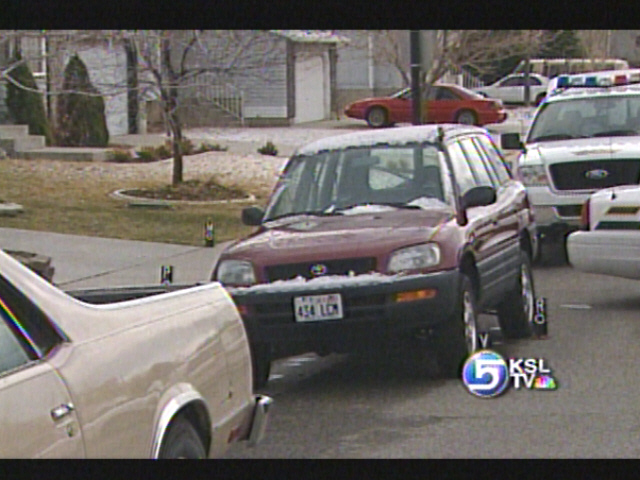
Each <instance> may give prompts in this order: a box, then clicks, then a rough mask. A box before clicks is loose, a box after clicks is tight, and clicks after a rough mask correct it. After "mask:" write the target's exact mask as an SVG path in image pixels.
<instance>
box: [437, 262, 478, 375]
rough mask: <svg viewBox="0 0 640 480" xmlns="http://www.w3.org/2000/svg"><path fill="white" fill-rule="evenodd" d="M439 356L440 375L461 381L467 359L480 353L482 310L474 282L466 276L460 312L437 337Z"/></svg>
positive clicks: (463, 278) (462, 282)
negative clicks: (479, 309)
mask: <svg viewBox="0 0 640 480" xmlns="http://www.w3.org/2000/svg"><path fill="white" fill-rule="evenodd" d="M436 340H437V345H436V356H437V359H438V364H439V367H440V373H441V374H442V376H444V377H446V378H460V375H461V374H462V365H463V363H464V361H465V360H466V359H467V357H468V356H469V355H470V354H472V353H473V352H475V351H476V350H478V307H477V305H476V294H475V292H474V290H473V286H472V284H471V280H470V279H469V277H468V276H466V275H464V274H462V278H461V281H460V296H459V298H458V303H457V305H456V308H455V310H454V312H453V314H452V315H451V317H450V318H448V319H447V320H446V321H445V323H444V324H443V325H442V327H441V328H440V330H439V333H438V334H437V338H436Z"/></svg>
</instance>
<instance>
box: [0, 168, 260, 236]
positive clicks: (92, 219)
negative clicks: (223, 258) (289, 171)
mask: <svg viewBox="0 0 640 480" xmlns="http://www.w3.org/2000/svg"><path fill="white" fill-rule="evenodd" d="M170 168H171V167H170V164H168V166H167V168H166V171H164V172H160V173H158V169H157V168H155V169H154V170H153V171H152V170H151V168H150V167H149V164H139V165H126V164H110V163H87V162H61V161H48V160H2V161H0V196H1V197H2V198H3V199H4V200H5V201H8V202H15V203H19V204H21V205H22V206H23V207H24V208H25V212H24V213H22V214H20V215H18V216H16V217H0V226H1V227H7V228H20V229H26V230H40V231H50V232H57V233H69V234H77V235H89V236H100V237H111V238H121V239H130V240H145V241H152V242H164V243H177V244H185V245H202V244H203V242H204V224H205V222H207V221H208V220H212V221H213V223H214V226H215V231H216V237H215V238H216V241H218V242H219V241H225V240H231V239H234V238H238V237H239V236H243V235H246V234H248V233H249V232H250V231H251V230H252V229H251V228H250V227H246V226H244V225H242V223H241V222H240V211H241V210H242V208H243V207H244V206H246V204H222V205H175V206H173V207H172V208H171V209H148V208H131V207H129V206H127V202H126V201H123V200H117V199H114V198H111V197H110V196H109V194H110V193H111V192H113V191H115V190H117V189H121V188H159V187H161V186H163V185H166V184H167V183H168V182H169V179H170ZM203 180H206V179H203Z"/></svg>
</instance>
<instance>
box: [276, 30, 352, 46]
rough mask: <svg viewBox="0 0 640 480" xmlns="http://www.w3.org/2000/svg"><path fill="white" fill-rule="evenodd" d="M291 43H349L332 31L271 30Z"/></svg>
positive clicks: (345, 38)
mask: <svg viewBox="0 0 640 480" xmlns="http://www.w3.org/2000/svg"><path fill="white" fill-rule="evenodd" d="M271 32H273V33H275V34H276V35H280V36H282V37H286V38H288V39H289V40H291V41H293V42H306V43H350V41H351V40H350V39H349V38H347V37H343V36H341V35H337V34H335V33H333V31H332V30H271Z"/></svg>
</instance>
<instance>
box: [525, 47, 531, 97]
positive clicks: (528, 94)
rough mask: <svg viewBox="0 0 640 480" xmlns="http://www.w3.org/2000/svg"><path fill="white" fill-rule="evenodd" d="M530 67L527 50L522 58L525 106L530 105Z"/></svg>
mask: <svg viewBox="0 0 640 480" xmlns="http://www.w3.org/2000/svg"><path fill="white" fill-rule="evenodd" d="M530 68H531V62H530V58H529V52H527V56H526V57H525V59H524V106H525V107H528V106H530V105H531V85H530V80H529V79H530V75H529V70H530Z"/></svg>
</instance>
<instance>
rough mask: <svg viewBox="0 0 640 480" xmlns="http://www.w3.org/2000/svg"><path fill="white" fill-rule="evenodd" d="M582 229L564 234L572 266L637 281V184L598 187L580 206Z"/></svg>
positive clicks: (639, 196) (639, 251)
mask: <svg viewBox="0 0 640 480" xmlns="http://www.w3.org/2000/svg"><path fill="white" fill-rule="evenodd" d="M582 218H583V223H584V228H585V230H583V231H578V232H574V233H572V234H570V235H569V236H568V237H567V255H568V258H569V263H570V264H571V265H572V266H573V267H574V268H576V269H578V270H582V271H584V272H590V273H600V274H603V275H611V276H615V277H623V278H631V279H638V280H640V186H632V185H627V186H620V187H614V188H607V189H604V190H600V191H598V192H596V193H594V194H593V195H591V197H590V198H589V200H588V201H587V203H585V206H584V207H583V215H582Z"/></svg>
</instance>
